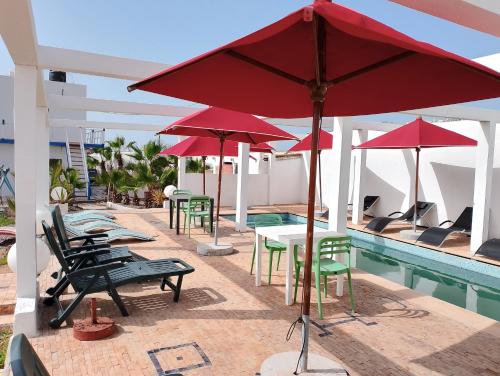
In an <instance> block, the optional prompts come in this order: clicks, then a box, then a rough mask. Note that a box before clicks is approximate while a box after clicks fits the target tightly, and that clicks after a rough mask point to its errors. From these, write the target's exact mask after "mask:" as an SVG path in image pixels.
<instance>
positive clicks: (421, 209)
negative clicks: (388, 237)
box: [365, 201, 434, 232]
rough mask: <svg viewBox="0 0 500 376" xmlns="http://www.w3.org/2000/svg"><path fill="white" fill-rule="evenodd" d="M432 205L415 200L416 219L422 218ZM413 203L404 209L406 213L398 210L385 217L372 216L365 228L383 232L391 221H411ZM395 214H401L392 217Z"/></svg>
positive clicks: (431, 203)
mask: <svg viewBox="0 0 500 376" xmlns="http://www.w3.org/2000/svg"><path fill="white" fill-rule="evenodd" d="M433 206H434V203H433V202H424V201H417V220H419V219H421V218H423V217H424V216H425V215H426V214H427V213H429V211H430V210H431V209H432V207H433ZM414 209H415V205H412V206H411V208H410V209H408V210H407V211H406V213H401V212H400V211H396V212H393V213H391V214H389V215H388V216H387V217H376V218H373V219H372V220H371V221H370V222H369V223H368V224H367V225H366V226H365V228H367V229H369V230H372V231H375V232H383V231H384V230H385V229H386V227H387V226H388V225H389V224H391V223H392V222H396V221H397V222H410V223H411V222H412V221H413V213H414ZM395 214H401V215H400V216H399V217H392V216H393V215H395Z"/></svg>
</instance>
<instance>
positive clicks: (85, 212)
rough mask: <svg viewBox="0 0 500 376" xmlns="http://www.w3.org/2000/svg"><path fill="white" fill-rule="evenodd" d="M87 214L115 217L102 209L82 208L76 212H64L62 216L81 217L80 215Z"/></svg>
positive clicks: (87, 215)
mask: <svg viewBox="0 0 500 376" xmlns="http://www.w3.org/2000/svg"><path fill="white" fill-rule="evenodd" d="M89 216H101V217H106V218H109V219H115V216H114V215H113V214H110V213H108V212H106V211H104V210H83V211H79V212H76V213H67V214H64V217H65V219H66V217H67V218H81V217H89Z"/></svg>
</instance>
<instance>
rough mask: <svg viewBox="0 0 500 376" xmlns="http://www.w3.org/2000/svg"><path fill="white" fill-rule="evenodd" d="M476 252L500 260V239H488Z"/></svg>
mask: <svg viewBox="0 0 500 376" xmlns="http://www.w3.org/2000/svg"><path fill="white" fill-rule="evenodd" d="M476 253H477V254H479V255H481V256H486V257H491V258H494V259H497V260H500V239H490V240H486V241H485V242H484V243H483V244H482V245H481V247H479V249H478V250H477V252H476Z"/></svg>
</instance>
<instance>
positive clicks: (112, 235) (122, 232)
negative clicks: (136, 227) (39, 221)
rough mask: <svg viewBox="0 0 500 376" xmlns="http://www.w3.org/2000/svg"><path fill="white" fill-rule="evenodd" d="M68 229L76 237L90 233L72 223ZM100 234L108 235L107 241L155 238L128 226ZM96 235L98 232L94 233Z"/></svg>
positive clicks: (67, 226)
mask: <svg viewBox="0 0 500 376" xmlns="http://www.w3.org/2000/svg"><path fill="white" fill-rule="evenodd" d="M65 228H66V231H67V232H69V233H70V234H72V235H74V236H76V237H84V236H87V235H92V234H89V233H88V232H85V231H82V230H80V229H79V228H78V227H75V226H72V225H65ZM100 234H103V235H106V239H105V240H106V241H107V242H113V241H115V240H123V239H137V240H143V241H151V240H154V239H153V237H151V236H149V235H146V234H143V233H142V232H138V231H132V230H129V229H127V228H117V229H113V230H109V231H106V232H101V233H100ZM94 235H96V234H94Z"/></svg>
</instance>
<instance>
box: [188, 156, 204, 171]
mask: <svg viewBox="0 0 500 376" xmlns="http://www.w3.org/2000/svg"><path fill="white" fill-rule="evenodd" d="M186 172H195V173H196V172H203V162H202V161H201V159H192V158H189V159H188V160H187V161H186Z"/></svg>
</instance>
